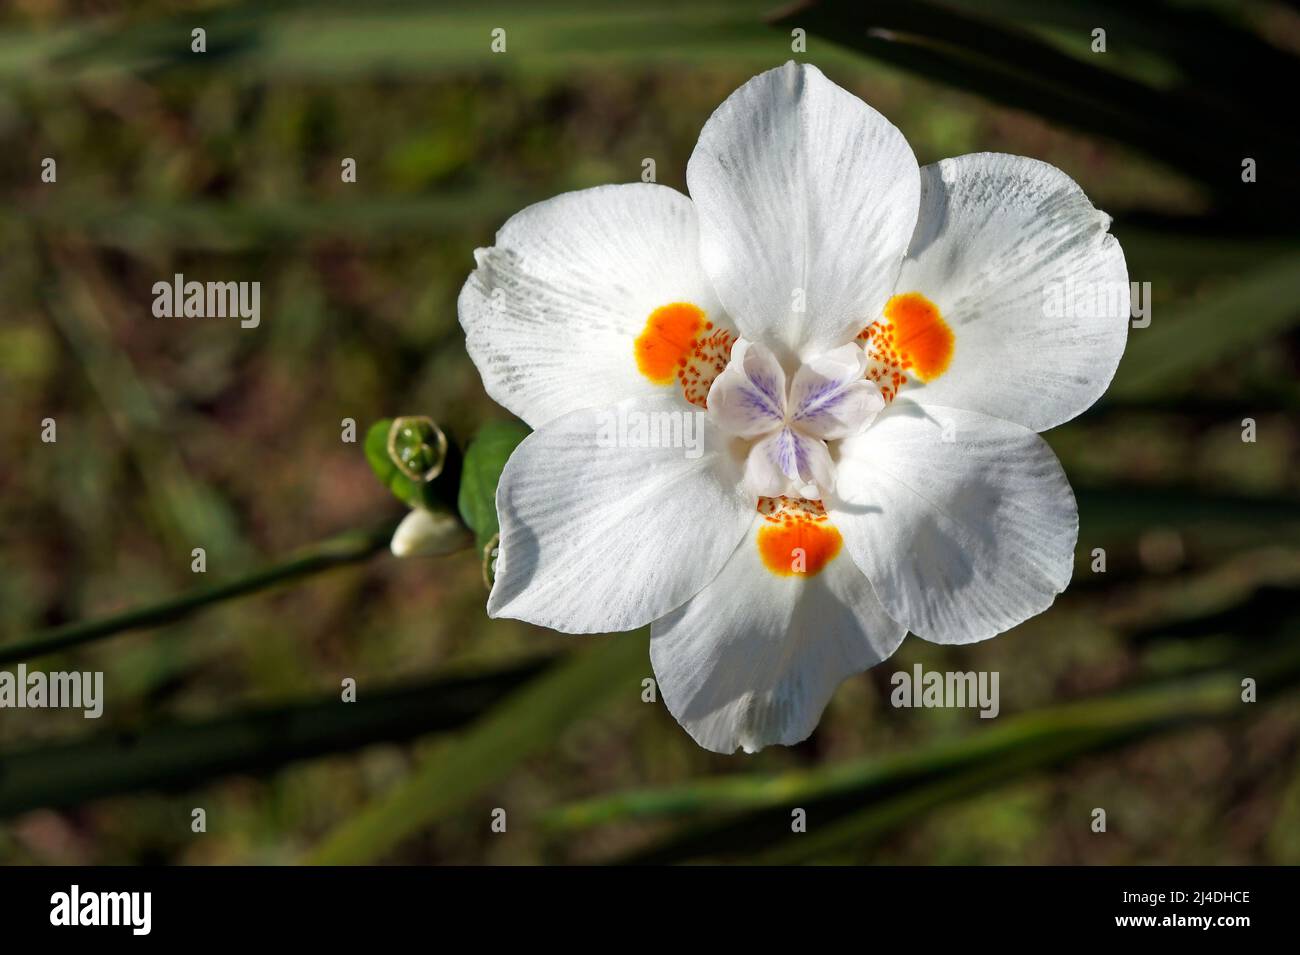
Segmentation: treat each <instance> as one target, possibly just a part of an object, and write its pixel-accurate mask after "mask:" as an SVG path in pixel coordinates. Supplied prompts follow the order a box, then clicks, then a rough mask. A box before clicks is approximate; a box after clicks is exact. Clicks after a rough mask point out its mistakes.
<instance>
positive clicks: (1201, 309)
mask: <svg viewBox="0 0 1300 955" xmlns="http://www.w3.org/2000/svg"><path fill="white" fill-rule="evenodd" d="M1297 302H1300V256H1296V255H1288V256H1282V257H1280V258H1275V259H1272V260H1270V261H1269V262H1267V263H1266V264H1264V265H1261V266H1259V267H1258V268H1256V269H1254V270H1253V271H1251V272H1247V273H1246V274H1245V275H1243V276H1241V277H1240V278H1237V279H1234V280H1231V281H1227V282H1223V283H1221V284H1219V285H1217V286H1215V287H1214V288H1211V289H1209V290H1208V291H1207V292H1206V293H1205V295H1204V296H1202V297H1201V298H1200V299H1198V300H1197V301H1195V302H1194V303H1192V304H1191V305H1189V306H1187V307H1185V308H1183V309H1182V310H1181V311H1180V312H1178V313H1176V314H1174V315H1170V316H1168V317H1165V316H1162V315H1159V314H1153V315H1152V316H1151V325H1150V326H1149V327H1147V328H1135V329H1132V330H1130V332H1129V336H1128V346H1127V347H1126V349H1125V352H1124V360H1123V362H1122V363H1121V364H1120V368H1119V373H1118V374H1116V376H1115V382H1114V384H1112V385H1111V387H1110V392H1109V397H1112V398H1120V399H1125V400H1132V399H1135V398H1145V397H1150V396H1152V395H1157V394H1159V393H1160V392H1161V391H1163V390H1164V389H1166V388H1168V387H1169V386H1171V385H1176V384H1181V383H1183V382H1185V381H1187V380H1188V379H1189V378H1190V377H1191V376H1192V375H1194V374H1195V373H1196V372H1199V371H1203V370H1205V369H1207V368H1209V367H1211V366H1213V365H1215V364H1217V363H1219V362H1222V361H1225V360H1228V359H1231V358H1233V357H1235V356H1236V355H1238V354H1240V353H1242V352H1244V351H1246V350H1248V349H1249V348H1251V347H1253V346H1254V347H1257V346H1259V345H1260V344H1261V343H1262V342H1263V341H1266V340H1267V339H1269V338H1272V337H1273V336H1275V335H1278V334H1280V333H1281V332H1283V331H1285V330H1286V329H1288V328H1290V327H1291V325H1292V324H1293V323H1294V322H1295V319H1296V316H1297V311H1298V310H1297V306H1296V303H1297Z"/></svg>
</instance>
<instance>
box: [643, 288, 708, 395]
mask: <svg viewBox="0 0 1300 955" xmlns="http://www.w3.org/2000/svg"><path fill="white" fill-rule="evenodd" d="M703 326H704V312H703V311H701V310H700V309H699V308H697V307H696V306H694V305H690V304H688V303H686V302H674V303H672V304H671V305H664V306H662V307H660V308H656V309H655V310H654V311H653V312H651V313H650V318H649V319H647V320H646V323H645V330H644V331H642V332H641V335H640V337H638V338H637V340H636V366H637V368H639V369H640V370H641V374H643V375H645V376H646V377H647V378H649V379H650V380H651V381H653V382H654V383H655V384H656V385H666V384H668V383H669V382H671V381H672V380H673V377H674V376H675V375H676V374H677V370H678V369H679V368H682V367H684V366H685V365H686V359H687V358H689V357H690V355H691V348H692V346H693V345H694V344H695V336H696V335H697V334H698V333H699V331H700V329H701V328H702V327H703Z"/></svg>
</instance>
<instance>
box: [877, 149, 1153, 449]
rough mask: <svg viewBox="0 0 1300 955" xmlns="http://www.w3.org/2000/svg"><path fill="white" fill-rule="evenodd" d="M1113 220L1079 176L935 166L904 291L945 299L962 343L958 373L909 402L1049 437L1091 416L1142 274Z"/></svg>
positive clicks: (1046, 170)
mask: <svg viewBox="0 0 1300 955" xmlns="http://www.w3.org/2000/svg"><path fill="white" fill-rule="evenodd" d="M1109 226H1110V216H1108V215H1106V214H1105V213H1104V212H1099V211H1098V210H1097V209H1095V208H1094V207H1093V205H1092V203H1091V202H1089V201H1088V197H1087V196H1085V195H1084V194H1083V190H1082V189H1080V188H1079V186H1078V185H1077V184H1076V183H1075V182H1074V181H1073V180H1072V179H1071V178H1070V177H1069V176H1067V175H1066V174H1065V173H1063V172H1061V171H1060V170H1059V169H1057V168H1055V167H1054V166H1049V165H1048V164H1047V163H1043V162H1038V161H1037V160H1034V159H1025V158H1024V157H1021V156H1006V155H1001V154H997V153H977V154H973V155H969V156H958V157H957V158H956V159H945V160H943V161H942V162H939V163H936V164H934V165H930V166H926V167H925V168H924V169H922V170H921V215H920V218H919V219H918V220H917V223H916V234H915V235H914V236H913V238H912V243H911V247H910V248H909V250H908V254H907V259H906V260H904V262H903V269H902V272H901V273H900V274H899V278H898V286H897V291H898V292H899V293H906V292H920V293H921V294H922V295H924V296H925V297H926V298H928V299H929V300H930V301H931V302H933V303H934V304H935V305H937V306H938V307H939V311H940V312H941V313H942V315H943V318H944V320H945V321H946V322H947V323H948V325H949V327H950V328H951V329H952V330H953V334H954V338H955V341H954V346H953V354H952V360H951V363H950V365H949V367H948V370H947V371H946V372H944V373H943V374H942V375H940V376H939V377H937V378H935V379H933V380H931V381H929V382H927V383H926V384H925V385H924V387H921V388H919V389H916V390H912V388H910V387H909V388H908V390H907V391H906V392H905V393H906V394H907V396H908V397H909V398H912V399H913V400H915V401H917V402H919V403H922V404H935V405H947V406H952V407H958V408H969V409H970V410H972V411H981V412H983V413H984V414H990V415H994V416H996V417H999V418H1006V419H1007V420H1008V421H1018V422H1019V423H1021V424H1023V425H1025V426H1026V427H1029V428H1033V429H1034V430H1035V431H1044V430H1046V429H1048V428H1051V427H1054V426H1056V425H1058V424H1060V423H1061V422H1063V421H1068V420H1069V419H1071V418H1073V417H1074V416H1075V415H1077V414H1079V413H1080V412H1082V411H1084V410H1085V409H1086V408H1088V407H1089V406H1090V405H1091V404H1092V403H1093V402H1094V401H1096V400H1097V398H1098V397H1100V396H1101V394H1102V392H1104V391H1105V390H1106V386H1107V385H1108V384H1110V380H1111V378H1113V377H1114V375H1115V368H1116V366H1117V365H1118V364H1119V359H1120V355H1121V354H1122V353H1123V351H1124V342H1125V338H1126V336H1127V334H1128V323H1129V279H1128V269H1127V267H1126V266H1125V264H1124V253H1123V251H1122V250H1121V249H1120V247H1119V243H1118V242H1117V241H1116V240H1115V237H1114V236H1112V235H1110V234H1108V233H1107V231H1106V230H1107V228H1108V227H1109ZM1058 304H1059V305H1061V306H1063V309H1058V308H1057V307H1056V306H1057V305H1058ZM1062 311H1064V312H1065V314H1062Z"/></svg>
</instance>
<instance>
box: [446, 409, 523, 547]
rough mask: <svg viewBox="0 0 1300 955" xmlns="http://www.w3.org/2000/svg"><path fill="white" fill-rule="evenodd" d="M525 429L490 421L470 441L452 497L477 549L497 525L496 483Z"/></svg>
mask: <svg viewBox="0 0 1300 955" xmlns="http://www.w3.org/2000/svg"><path fill="white" fill-rule="evenodd" d="M528 435H529V430H528V428H527V427H526V426H525V425H523V424H520V423H519V422H517V421H493V422H490V423H488V424H486V425H484V426H483V428H482V430H480V431H479V433H478V434H477V435H476V436H475V438H474V440H473V441H472V442H470V446H469V449H468V450H467V451H466V452H465V463H464V466H463V470H462V471H461V477H460V493H459V495H458V497H457V499H456V503H457V506H458V507H459V509H460V516H461V519H462V520H463V521H464V522H465V523H466V524H468V525H469V528H470V530H472V531H473V532H474V539H475V541H476V542H477V544H478V548H479V550H480V551H482V550H483V548H484V547H486V546H487V543H488V541H490V540H491V539H492V535H494V534H496V533H497V531H498V530H500V527H499V525H498V523H497V483H498V482H499V481H500V480H501V471H502V469H503V468H504V467H505V466H506V461H507V459H509V457H510V455H511V454H512V453H513V452H514V450H515V448H517V447H518V446H519V442H521V441H523V440H524V438H526V437H528Z"/></svg>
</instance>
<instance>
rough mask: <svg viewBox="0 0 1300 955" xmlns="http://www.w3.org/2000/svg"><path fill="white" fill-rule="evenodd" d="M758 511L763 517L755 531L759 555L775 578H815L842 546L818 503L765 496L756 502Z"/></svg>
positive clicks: (835, 531) (841, 541) (838, 534)
mask: <svg viewBox="0 0 1300 955" xmlns="http://www.w3.org/2000/svg"><path fill="white" fill-rule="evenodd" d="M758 510H759V512H760V513H761V514H762V515H763V518H764V520H763V523H762V524H761V525H759V528H758V553H759V556H760V557H762V559H763V566H764V567H766V568H767V569H768V570H769V571H771V572H772V573H773V574H775V575H777V576H778V577H813V576H816V575H817V574H819V573H821V572H822V569H823V568H825V566H826V565H827V564H829V563H830V562H831V561H832V560H834V559H835V557H836V555H837V554H839V552H840V548H841V547H842V546H843V543H844V541H843V539H842V538H841V537H840V532H839V531H838V530H836V529H835V525H834V524H832V523H831V522H830V521H829V520H827V519H826V510H825V508H824V507H823V506H822V503H821V501H805V500H800V499H796V498H787V497H782V498H770V497H765V498H760V499H759V502H758Z"/></svg>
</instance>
